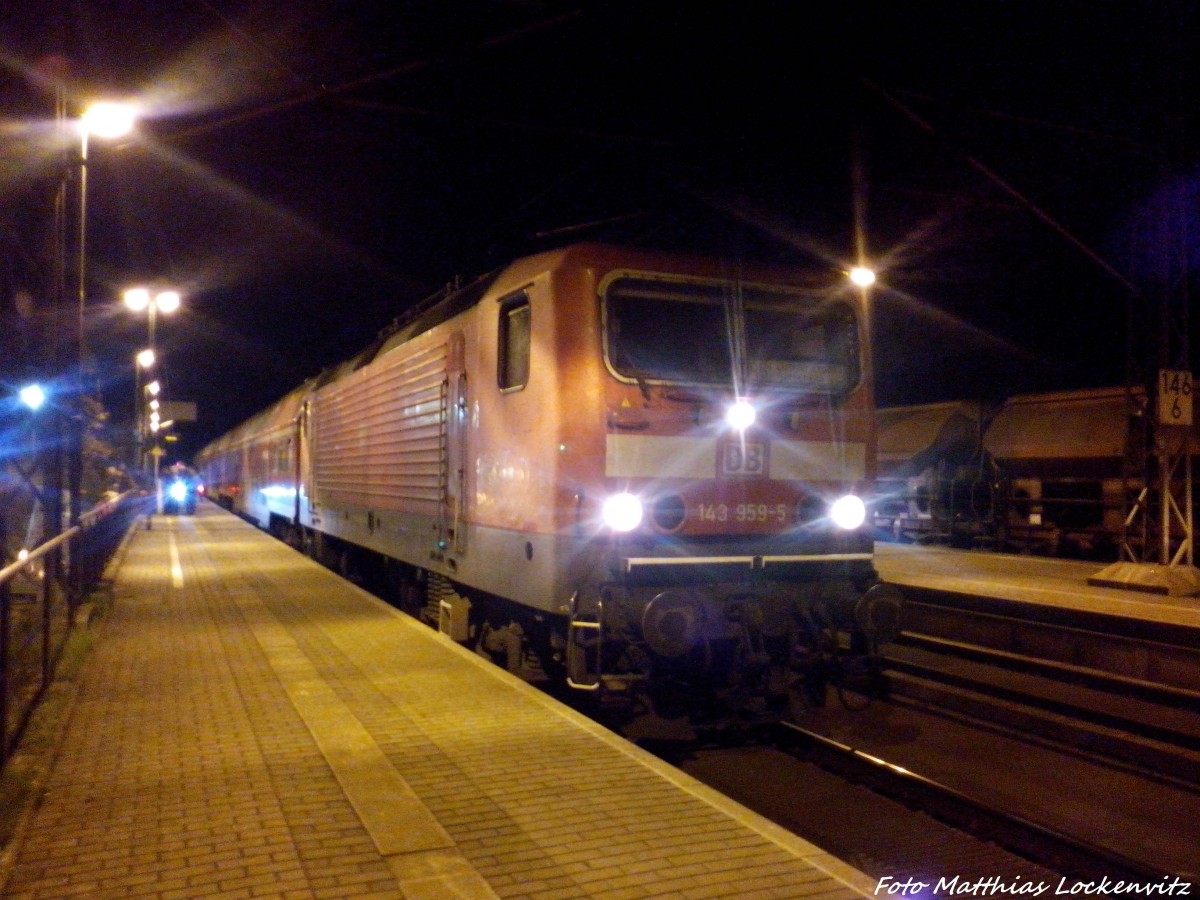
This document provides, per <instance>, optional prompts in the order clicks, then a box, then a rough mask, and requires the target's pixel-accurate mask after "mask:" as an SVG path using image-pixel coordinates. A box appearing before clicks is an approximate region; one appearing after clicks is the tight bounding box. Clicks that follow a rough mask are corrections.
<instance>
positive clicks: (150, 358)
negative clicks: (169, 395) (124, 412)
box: [133, 348, 157, 469]
mask: <svg viewBox="0 0 1200 900" xmlns="http://www.w3.org/2000/svg"><path fill="white" fill-rule="evenodd" d="M153 365H154V350H153V349H152V348H147V349H145V350H141V351H139V352H138V354H137V356H135V357H134V362H133V439H134V449H133V455H134V464H135V466H136V468H138V469H140V468H142V443H143V441H145V439H146V430H145V425H144V422H145V419H146V417H145V415H144V411H143V408H142V369H149V368H150V367H151V366H153ZM156 402H157V401H156Z"/></svg>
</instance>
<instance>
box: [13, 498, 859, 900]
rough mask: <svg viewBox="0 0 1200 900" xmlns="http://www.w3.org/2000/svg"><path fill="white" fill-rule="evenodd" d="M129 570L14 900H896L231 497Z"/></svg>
mask: <svg viewBox="0 0 1200 900" xmlns="http://www.w3.org/2000/svg"><path fill="white" fill-rule="evenodd" d="M113 571H114V579H113V591H114V602H113V604H112V608H111V610H110V611H109V612H108V613H107V614H106V615H104V616H103V617H101V619H100V620H99V622H98V623H97V624H95V625H94V626H93V627H94V628H96V629H98V630H99V634H98V637H97V640H96V642H95V646H94V647H93V649H92V651H91V653H90V655H89V657H88V659H87V662H86V664H85V668H84V670H83V672H82V674H81V677H80V678H79V679H78V685H79V686H78V690H77V694H76V696H75V698H74V700H73V703H72V709H71V713H70V716H69V718H68V720H67V722H66V724H65V726H64V727H63V729H62V733H61V737H60V739H59V741H58V746H57V750H56V753H55V756H54V759H53V761H52V764H51V765H50V766H49V767H48V772H47V775H46V777H45V779H44V783H43V784H42V785H41V786H40V790H39V791H38V795H39V800H38V802H37V803H36V804H35V805H33V806H31V807H30V809H29V810H28V811H27V813H26V815H25V817H24V819H23V820H22V824H21V826H20V827H19V828H18V833H17V836H16V838H15V839H14V840H13V841H12V842H10V844H9V846H8V847H7V848H6V850H5V854H4V857H3V859H2V860H0V862H2V865H0V895H2V896H4V897H8V898H57V897H134V896H140V897H158V898H184V897H223V898H252V897H286V898H301V897H356V898H357V897H381V898H385V897H386V898H430V900H432V898H450V897H456V898H472V900H474V898H490V897H504V898H530V900H533V898H540V900H551V898H575V897H580V898H587V897H602V898H612V900H620V898H636V897H658V898H705V897H712V898H734V897H743V898H807V897H814V898H821V900H841V898H847V900H848V898H853V897H858V896H863V895H869V894H870V893H871V891H872V890H873V889H874V882H873V881H869V880H868V879H867V878H866V877H865V876H864V875H862V874H861V873H859V872H858V871H856V870H855V869H853V868H852V867H850V866H848V865H846V864H844V863H842V862H841V861H839V860H837V859H835V858H833V857H831V856H829V855H828V854H826V853H824V852H822V851H820V850H819V849H818V848H816V847H814V846H813V845H811V844H808V843H806V842H805V841H802V840H800V839H798V838H796V837H794V836H793V835H791V834H790V833H788V832H786V831H784V830H782V829H780V828H778V827H776V826H775V825H773V824H771V823H770V822H768V821H767V820H765V819H763V818H761V817H759V816H758V815H756V814H754V813H752V812H750V811H749V810H747V809H745V808H744V807H741V806H740V805H738V804H736V803H734V802H733V801H731V800H728V799H726V798H725V797H723V796H721V795H719V794H717V793H716V792H714V791H711V790H710V789H708V788H706V787H704V786H703V785H701V784H700V783H699V782H697V781H694V780H693V779H691V778H689V777H688V776H686V775H684V774H682V773H681V772H679V771H677V770H675V769H673V768H671V767H670V766H668V765H666V764H665V763H663V762H661V761H660V760H658V759H656V758H654V757H653V756H651V755H650V754H648V753H646V752H644V751H642V750H640V749H639V748H637V747H635V746H634V745H632V744H630V743H628V742H626V741H624V740H622V739H621V738H619V737H617V736H616V735H613V734H611V733H610V732H608V731H606V730H604V729H602V728H601V727H600V726H598V725H596V724H594V723H593V722H591V721H590V720H588V719H586V718H585V717H583V716H581V715H578V714H577V713H575V712H574V711H572V710H569V709H567V708H565V707H563V706H562V705H560V704H559V703H557V702H556V701H554V700H552V699H550V698H548V697H546V696H544V695H543V694H542V693H541V692H539V691H537V690H536V689H534V688H532V687H530V686H529V685H526V684H524V683H522V682H520V681H519V680H517V679H515V678H513V677H511V676H510V675H508V674H507V673H505V672H503V671H501V670H499V669H497V668H496V667H494V666H492V665H491V664H490V663H487V662H485V661H484V660H482V659H480V658H479V657H477V656H475V655H473V654H471V653H470V652H468V651H467V650H465V649H463V648H461V647H459V646H457V645H455V644H454V643H452V642H451V641H449V640H448V639H447V638H445V637H443V636H441V635H439V634H437V633H435V632H433V631H431V630H430V629H428V628H427V627H426V626H424V625H421V624H419V623H417V622H416V621H414V620H412V619H410V618H408V617H405V616H403V615H401V614H400V613H398V612H396V611H394V610H392V609H390V608H389V607H387V606H386V605H385V604H383V603H382V602H381V601H379V600H377V599H375V598H373V597H371V596H370V595H368V594H366V593H365V592H362V591H360V590H358V589H357V588H355V587H354V586H352V585H350V584H348V583H347V582H345V581H343V580H341V579H339V578H337V577H336V576H334V575H333V574H332V573H330V572H328V571H326V570H325V569H323V568H322V567H320V566H319V565H317V564H316V563H313V562H311V561H309V560H308V559H306V558H305V557H303V556H302V555H300V554H298V553H296V552H294V551H293V550H291V549H289V548H288V547H286V546H285V545H283V544H281V543H279V542H277V541H275V540H273V539H272V538H270V537H268V536H267V535H265V534H263V533H261V532H259V531H258V530H256V529H254V528H252V527H251V526H249V525H247V524H246V523H244V522H242V521H241V520H239V519H237V518H236V517H234V516H233V515H231V514H228V513H226V512H224V511H222V510H219V509H217V508H216V507H214V506H212V505H210V504H202V506H201V508H200V509H199V510H198V511H197V514H196V515H195V516H183V517H169V518H164V517H156V518H155V519H154V521H153V527H152V529H151V530H146V529H142V528H139V529H138V530H135V531H133V532H131V533H130V536H129V539H128V541H127V542H126V544H125V546H124V548H123V551H122V555H121V557H120V558H119V561H118V562H117V563H116V564H115V566H114V569H113Z"/></svg>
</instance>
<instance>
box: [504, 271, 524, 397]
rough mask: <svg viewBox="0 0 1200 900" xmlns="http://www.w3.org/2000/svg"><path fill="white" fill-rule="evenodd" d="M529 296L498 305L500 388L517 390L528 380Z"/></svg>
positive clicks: (508, 300) (522, 295)
mask: <svg viewBox="0 0 1200 900" xmlns="http://www.w3.org/2000/svg"><path fill="white" fill-rule="evenodd" d="M529 338H530V314H529V298H528V297H527V296H525V295H524V294H521V295H519V296H517V297H512V298H509V299H507V300H505V301H503V302H502V303H501V305H500V330H499V343H500V346H499V354H498V360H499V372H498V381H499V384H500V390H502V391H518V390H520V389H521V388H523V387H525V385H526V384H528V382H529Z"/></svg>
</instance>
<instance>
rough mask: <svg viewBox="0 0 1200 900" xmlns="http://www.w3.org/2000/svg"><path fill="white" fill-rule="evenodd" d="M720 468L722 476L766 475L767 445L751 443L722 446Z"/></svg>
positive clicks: (738, 442)
mask: <svg viewBox="0 0 1200 900" xmlns="http://www.w3.org/2000/svg"><path fill="white" fill-rule="evenodd" d="M720 468H721V474H722V475H766V474H767V445H766V444H764V443H762V442H751V441H730V442H729V443H727V444H722V445H721V466H720Z"/></svg>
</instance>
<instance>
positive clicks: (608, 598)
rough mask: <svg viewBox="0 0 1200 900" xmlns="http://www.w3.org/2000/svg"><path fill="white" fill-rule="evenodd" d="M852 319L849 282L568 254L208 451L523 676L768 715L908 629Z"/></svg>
mask: <svg viewBox="0 0 1200 900" xmlns="http://www.w3.org/2000/svg"><path fill="white" fill-rule="evenodd" d="M868 333H869V328H868V321H867V310H866V307H865V305H864V297H863V295H862V292H861V291H860V290H859V289H857V288H853V287H851V286H849V285H843V284H841V283H837V284H832V283H826V284H814V283H812V281H811V280H808V281H805V280H803V279H800V278H798V277H797V276H796V275H795V273H790V272H781V271H778V270H765V269H764V270H753V269H750V268H743V267H740V266H737V267H735V266H730V265H728V264H724V263H722V262H718V261H714V260H707V259H698V258H688V257H679V256H671V255H663V254H656V253H650V252H644V251H633V250H625V249H619V248H615V247H609V246H603V245H595V244H581V245H576V246H573V247H568V248H565V249H562V250H558V251H554V252H549V253H544V254H541V255H537V256H533V257H529V258H526V259H521V260H518V261H516V262H514V263H512V264H511V265H509V266H507V267H505V268H504V269H502V270H500V271H497V272H495V273H492V274H490V275H488V276H486V277H485V278H482V279H480V280H478V281H476V282H474V283H472V284H469V285H467V286H465V287H460V288H456V289H453V290H447V291H446V292H445V293H444V294H443V295H441V296H440V297H438V298H435V302H430V303H427V304H425V305H423V306H422V307H420V308H418V309H417V310H415V311H414V312H413V313H412V314H410V315H408V316H406V317H404V318H403V319H401V320H399V321H398V322H397V323H396V324H395V325H394V326H393V328H391V329H389V330H388V331H385V332H384V333H383V335H382V336H381V338H380V340H379V341H378V342H377V343H376V344H375V345H373V346H372V347H370V348H368V349H367V350H365V351H363V352H362V353H361V354H359V356H357V357H356V358H354V359H353V360H350V361H348V362H346V363H344V364H343V365H341V366H340V367H337V368H335V369H333V370H331V371H329V372H326V373H325V374H323V375H322V376H319V377H317V378H315V379H313V380H311V381H309V382H308V383H306V384H305V385H303V386H301V387H300V388H298V389H297V390H296V391H294V392H292V393H291V394H289V395H288V396H287V397H285V398H284V399H283V400H282V401H280V402H279V403H278V404H277V405H276V406H275V407H272V408H271V409H269V410H267V411H265V412H263V413H261V414H259V415H258V416H256V417H255V418H253V419H251V420H249V421H248V422H246V423H245V424H243V425H242V426H240V427H239V428H237V429H235V430H234V431H233V432H231V433H229V434H227V435H225V436H224V437H222V438H221V439H219V440H218V441H216V442H214V443H213V444H211V445H209V446H208V447H207V448H205V450H204V451H203V452H202V453H201V454H200V455H199V457H198V460H197V461H198V463H199V465H200V467H201V469H202V470H203V473H204V477H205V479H206V481H207V483H208V484H209V485H210V492H211V493H212V495H213V496H214V497H216V498H217V499H219V500H221V501H222V502H225V503H226V504H227V505H229V506H231V507H232V508H234V509H235V510H237V511H238V512H240V513H242V514H243V515H245V516H247V517H249V518H252V519H253V520H255V521H257V522H258V523H259V524H260V525H262V526H264V527H269V528H272V529H273V530H276V531H278V532H279V533H280V534H282V535H284V536H291V537H294V538H295V539H296V540H297V541H298V542H300V543H302V544H303V545H304V546H306V547H307V548H309V549H310V550H311V552H312V553H313V554H314V555H316V556H318V557H319V558H322V559H324V560H325V561H327V562H330V563H340V564H341V565H343V566H344V567H346V568H352V567H353V566H354V565H355V563H356V561H357V560H359V559H361V558H362V554H364V553H365V552H369V553H370V554H372V555H373V557H374V558H375V559H378V560H381V561H383V563H384V566H383V568H384V569H386V571H387V572H388V574H389V575H390V576H391V581H392V583H393V585H394V586H395V589H396V591H397V595H396V600H397V602H398V603H399V605H401V607H402V608H406V609H408V610H409V611H411V612H414V613H416V614H419V615H421V614H423V615H425V616H426V617H427V618H429V619H430V620H432V621H434V622H436V624H437V625H438V627H440V628H441V630H443V631H445V632H446V633H448V634H450V635H451V636H453V637H454V638H455V639H457V640H460V641H468V642H471V643H473V644H474V645H475V646H477V647H478V648H479V650H480V651H481V652H484V653H490V654H492V655H494V656H496V657H497V658H498V659H499V660H500V661H503V662H506V663H507V665H508V666H509V668H510V669H512V670H514V671H525V672H528V671H530V670H531V669H532V670H536V671H540V672H543V673H546V674H548V675H550V676H555V677H559V678H561V679H562V680H565V682H566V683H567V684H569V685H570V686H572V687H574V688H577V689H580V690H586V691H598V692H601V693H602V694H603V695H605V696H610V697H611V696H627V697H632V696H639V697H645V696H649V697H650V698H651V699H652V700H653V701H654V702H655V704H656V705H658V706H659V707H664V706H665V704H667V703H669V702H671V700H672V698H690V699H691V700H694V699H697V698H700V699H703V700H705V701H711V700H722V701H724V702H725V704H727V705H729V704H732V705H733V706H735V707H738V708H739V709H740V710H742V711H743V712H745V711H749V712H751V713H754V712H766V713H768V714H770V711H772V710H776V709H779V708H781V707H783V706H785V705H786V704H785V703H784V702H783V701H784V700H786V699H787V697H788V695H789V692H790V691H792V690H793V688H794V687H795V686H796V684H797V681H798V680H799V679H800V678H801V677H803V676H804V675H805V674H806V673H807V675H808V677H809V682H810V687H811V682H812V680H813V678H814V670H813V669H812V666H811V664H810V663H811V659H812V658H813V654H814V653H818V654H820V653H822V652H824V650H827V649H828V648H829V647H831V646H832V647H841V648H844V649H852V650H853V651H854V652H855V653H859V654H864V655H866V656H868V657H869V656H870V655H871V654H872V653H873V651H874V648H875V647H876V646H877V645H878V643H880V642H882V641H886V640H890V639H891V638H892V637H894V635H895V634H896V632H897V630H898V618H899V607H900V602H901V601H900V597H899V594H898V592H896V591H895V589H894V588H891V587H890V586H887V585H883V584H880V583H879V582H878V579H877V576H876V573H875V570H874V567H873V564H872V553H873V550H872V546H873V545H872V536H871V531H870V529H869V527H868V525H867V524H866V523H865V522H864V518H865V516H864V513H865V507H864V502H863V499H862V498H863V497H864V491H866V490H867V489H868V486H869V485H871V484H872V481H873V477H874V476H873V471H872V470H873V464H874V458H875V448H874V415H873V408H872V407H873V405H872V387H871V369H870V352H869V346H870V345H869V342H868ZM640 688H644V689H645V690H639V689H640Z"/></svg>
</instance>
